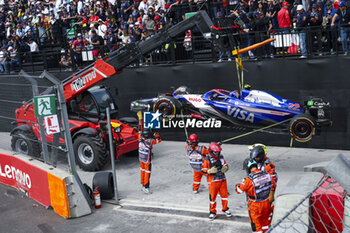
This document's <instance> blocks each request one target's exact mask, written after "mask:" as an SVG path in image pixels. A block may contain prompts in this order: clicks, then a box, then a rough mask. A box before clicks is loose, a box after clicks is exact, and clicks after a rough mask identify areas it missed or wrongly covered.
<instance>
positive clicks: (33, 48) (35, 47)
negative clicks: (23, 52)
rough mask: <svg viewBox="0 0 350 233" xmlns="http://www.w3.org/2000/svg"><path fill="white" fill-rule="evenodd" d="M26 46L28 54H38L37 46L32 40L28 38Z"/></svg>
mask: <svg viewBox="0 0 350 233" xmlns="http://www.w3.org/2000/svg"><path fill="white" fill-rule="evenodd" d="M27 44H28V46H29V48H30V52H31V53H34V52H39V46H38V44H37V43H36V42H35V41H34V40H33V38H30V39H29V41H28V43H27Z"/></svg>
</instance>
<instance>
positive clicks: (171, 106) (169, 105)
mask: <svg viewBox="0 0 350 233" xmlns="http://www.w3.org/2000/svg"><path fill="white" fill-rule="evenodd" d="M153 111H155V112H156V111H159V112H160V113H161V114H162V115H161V117H162V118H163V119H167V120H171V119H173V118H174V117H175V116H176V114H178V113H180V111H181V103H180V102H179V101H178V100H177V99H175V98H174V97H171V96H163V97H160V98H158V99H157V101H156V102H155V104H154V107H153Z"/></svg>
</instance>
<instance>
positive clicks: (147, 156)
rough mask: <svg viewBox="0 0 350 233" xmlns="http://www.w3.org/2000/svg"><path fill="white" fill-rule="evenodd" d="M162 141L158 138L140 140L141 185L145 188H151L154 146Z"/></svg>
mask: <svg viewBox="0 0 350 233" xmlns="http://www.w3.org/2000/svg"><path fill="white" fill-rule="evenodd" d="M161 141H162V139H161V138H160V137H159V136H158V137H156V138H155V139H154V138H147V139H145V138H144V137H141V138H140V140H139V161H140V170H141V184H142V185H143V186H144V187H145V188H149V185H150V177H151V168H152V155H153V154H152V146H153V145H154V144H157V143H159V142H161Z"/></svg>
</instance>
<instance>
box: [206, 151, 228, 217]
mask: <svg viewBox="0 0 350 233" xmlns="http://www.w3.org/2000/svg"><path fill="white" fill-rule="evenodd" d="M217 161H219V162H217ZM216 163H220V164H221V166H228V165H227V163H226V161H225V159H224V157H223V156H222V155H220V156H219V158H218V159H217V160H216V159H215V158H214V157H212V156H207V157H206V158H205V159H204V161H203V164H202V171H203V173H204V175H205V176H207V179H208V186H209V201H210V213H214V214H216V196H217V195H218V194H220V196H221V203H222V211H223V212H225V211H226V210H228V209H229V208H228V206H227V205H228V192H227V183H226V176H225V173H223V172H221V170H220V169H218V172H217V173H216V174H208V173H207V172H208V170H209V169H210V168H212V167H214V166H216V167H217V165H216Z"/></svg>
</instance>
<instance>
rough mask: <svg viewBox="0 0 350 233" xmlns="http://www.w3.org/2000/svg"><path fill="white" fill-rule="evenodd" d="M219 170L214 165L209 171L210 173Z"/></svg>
mask: <svg viewBox="0 0 350 233" xmlns="http://www.w3.org/2000/svg"><path fill="white" fill-rule="evenodd" d="M217 172H218V169H217V168H216V167H212V168H210V169H209V170H208V171H207V173H208V174H215V173H217Z"/></svg>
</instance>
